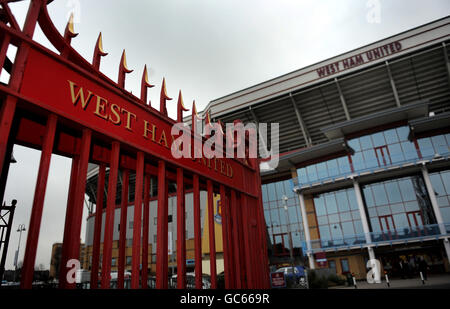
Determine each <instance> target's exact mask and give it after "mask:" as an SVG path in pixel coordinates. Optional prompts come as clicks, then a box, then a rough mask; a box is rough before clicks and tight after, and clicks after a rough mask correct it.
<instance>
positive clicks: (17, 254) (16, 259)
mask: <svg viewBox="0 0 450 309" xmlns="http://www.w3.org/2000/svg"><path fill="white" fill-rule="evenodd" d="M24 231H25V224H20V225H19V227H18V228H17V232H19V245H18V246H17V251H16V255H15V257H14V266H15V277H16V278H15V280H17V262H18V260H19V250H20V240H21V239H22V232H24ZM15 280H14V281H15Z"/></svg>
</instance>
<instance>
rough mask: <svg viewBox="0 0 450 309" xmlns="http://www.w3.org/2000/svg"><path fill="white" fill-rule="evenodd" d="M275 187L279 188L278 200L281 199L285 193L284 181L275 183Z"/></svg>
mask: <svg viewBox="0 0 450 309" xmlns="http://www.w3.org/2000/svg"><path fill="white" fill-rule="evenodd" d="M275 188H276V190H277V200H279V199H281V198H282V197H283V196H284V195H285V192H284V187H283V182H282V181H278V182H276V183H275Z"/></svg>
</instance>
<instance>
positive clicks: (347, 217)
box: [341, 212, 352, 222]
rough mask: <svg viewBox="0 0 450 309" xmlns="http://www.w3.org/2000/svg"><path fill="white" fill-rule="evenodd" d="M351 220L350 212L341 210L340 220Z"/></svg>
mask: <svg viewBox="0 0 450 309" xmlns="http://www.w3.org/2000/svg"><path fill="white" fill-rule="evenodd" d="M351 220H352V215H351V213H350V212H342V213H341V221H342V222H344V221H351Z"/></svg>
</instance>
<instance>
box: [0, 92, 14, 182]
mask: <svg viewBox="0 0 450 309" xmlns="http://www.w3.org/2000/svg"><path fill="white" fill-rule="evenodd" d="M16 103H17V99H16V98H14V97H11V96H8V97H7V98H6V100H5V102H3V104H2V105H1V106H0V175H1V174H2V173H3V168H4V167H5V166H6V164H5V161H6V162H7V161H9V160H10V158H11V157H8V156H7V153H8V143H9V142H8V141H9V136H10V135H11V134H10V133H11V126H12V123H13V120H14V113H15V110H16Z"/></svg>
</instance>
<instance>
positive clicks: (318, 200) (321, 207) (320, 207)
mask: <svg viewBox="0 0 450 309" xmlns="http://www.w3.org/2000/svg"><path fill="white" fill-rule="evenodd" d="M314 206H315V208H316V214H317V216H323V215H326V214H327V211H326V209H325V201H324V198H323V195H320V196H318V197H315V198H314Z"/></svg>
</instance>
